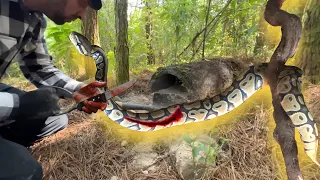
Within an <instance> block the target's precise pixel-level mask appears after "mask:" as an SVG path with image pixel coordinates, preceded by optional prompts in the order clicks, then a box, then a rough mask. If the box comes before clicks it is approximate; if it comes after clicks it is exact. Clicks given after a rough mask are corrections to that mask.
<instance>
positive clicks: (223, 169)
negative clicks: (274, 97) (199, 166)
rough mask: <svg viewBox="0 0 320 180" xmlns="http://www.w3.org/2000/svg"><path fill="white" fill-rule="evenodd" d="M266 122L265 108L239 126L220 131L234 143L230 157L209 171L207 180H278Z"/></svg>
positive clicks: (253, 112) (255, 112)
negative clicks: (268, 143) (268, 145)
mask: <svg viewBox="0 0 320 180" xmlns="http://www.w3.org/2000/svg"><path fill="white" fill-rule="evenodd" d="M267 119H268V117H267V114H266V113H265V112H264V110H263V108H262V107H261V108H254V109H253V110H252V113H248V114H246V115H245V116H244V117H243V118H241V119H239V120H238V123H235V124H233V125H231V126H230V125H229V126H227V127H226V128H223V129H221V130H220V132H219V133H218V134H219V136H223V137H227V138H228V139H230V140H231V142H230V143H229V144H228V146H229V150H230V151H231V157H229V158H224V159H221V160H219V161H218V162H217V163H218V165H217V167H215V168H211V169H209V170H208V171H207V174H206V176H205V178H204V179H217V180H218V179H219V180H222V179H224V180H231V179H232V180H242V179H245V180H249V179H252V180H253V179H254V180H258V179H263V180H271V179H277V173H276V170H275V168H274V167H273V162H272V160H271V159H272V158H271V152H270V151H269V150H268V147H267V134H268V127H267V121H266V120H267Z"/></svg>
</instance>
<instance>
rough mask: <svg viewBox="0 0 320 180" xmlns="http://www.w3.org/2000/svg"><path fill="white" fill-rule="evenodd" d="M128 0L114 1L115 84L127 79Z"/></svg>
mask: <svg viewBox="0 0 320 180" xmlns="http://www.w3.org/2000/svg"><path fill="white" fill-rule="evenodd" d="M127 8H128V0H116V1H115V29H116V50H115V51H116V52H115V57H116V84H122V83H124V82H126V81H129V47H128V20H127Z"/></svg>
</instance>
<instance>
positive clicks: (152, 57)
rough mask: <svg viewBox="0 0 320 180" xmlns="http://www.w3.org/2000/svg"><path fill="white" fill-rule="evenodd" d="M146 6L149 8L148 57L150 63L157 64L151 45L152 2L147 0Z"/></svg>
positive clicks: (147, 18)
mask: <svg viewBox="0 0 320 180" xmlns="http://www.w3.org/2000/svg"><path fill="white" fill-rule="evenodd" d="M145 7H146V9H147V16H146V25H145V28H146V39H147V48H148V53H147V58H148V64H149V65H150V64H155V63H156V61H155V56H154V51H153V48H152V45H151V40H152V17H151V16H152V11H151V7H150V4H149V3H148V1H145Z"/></svg>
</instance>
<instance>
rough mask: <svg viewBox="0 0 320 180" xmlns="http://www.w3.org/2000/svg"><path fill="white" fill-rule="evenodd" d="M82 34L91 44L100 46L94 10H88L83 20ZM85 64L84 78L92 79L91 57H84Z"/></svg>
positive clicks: (94, 67) (94, 68) (96, 15)
mask: <svg viewBox="0 0 320 180" xmlns="http://www.w3.org/2000/svg"><path fill="white" fill-rule="evenodd" d="M81 30H82V34H83V35H84V36H85V37H86V38H88V40H89V41H90V43H91V44H95V45H98V46H100V39H99V26H98V12H97V11H96V10H94V9H91V8H88V10H87V12H86V18H85V19H84V20H83V23H82V26H81ZM84 64H85V72H86V73H85V76H86V77H85V78H86V79H89V78H94V77H95V73H96V64H95V62H94V61H93V59H92V57H87V56H85V57H84Z"/></svg>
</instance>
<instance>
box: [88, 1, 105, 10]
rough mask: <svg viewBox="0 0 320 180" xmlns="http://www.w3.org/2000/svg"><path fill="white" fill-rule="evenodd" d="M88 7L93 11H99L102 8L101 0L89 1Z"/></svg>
mask: <svg viewBox="0 0 320 180" xmlns="http://www.w3.org/2000/svg"><path fill="white" fill-rule="evenodd" d="M89 6H90V7H91V8H92V9H94V10H99V9H100V8H101V7H102V3H101V0H89Z"/></svg>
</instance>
